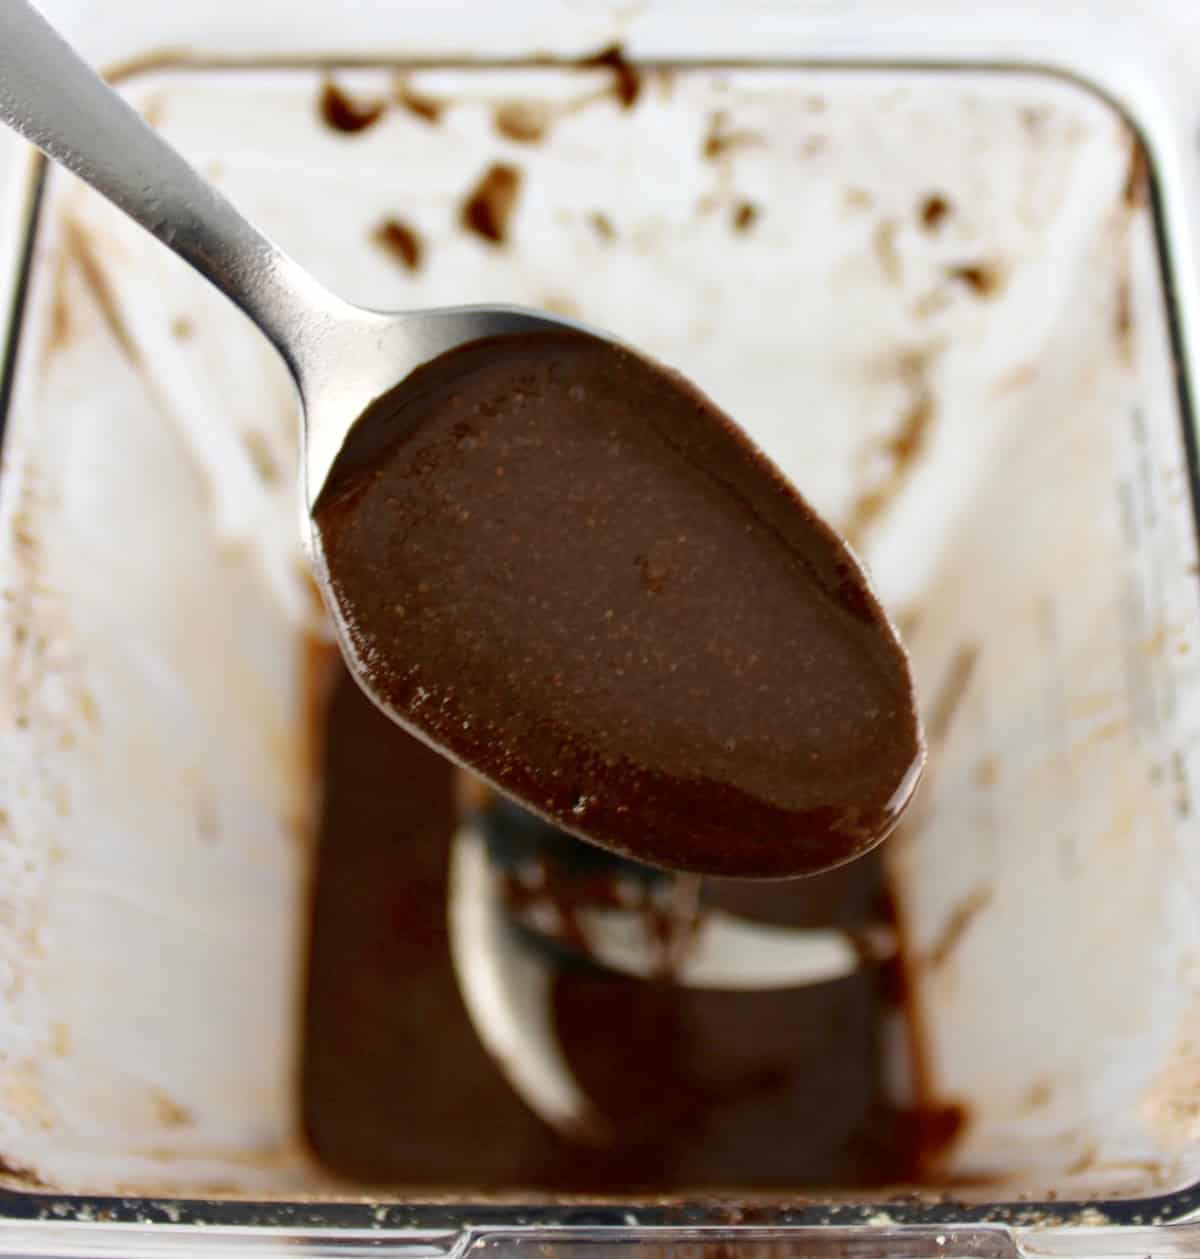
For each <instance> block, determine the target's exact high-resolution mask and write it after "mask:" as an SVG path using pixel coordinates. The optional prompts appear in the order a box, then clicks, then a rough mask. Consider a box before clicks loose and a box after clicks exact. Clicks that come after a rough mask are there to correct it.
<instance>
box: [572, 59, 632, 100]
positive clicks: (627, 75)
mask: <svg viewBox="0 0 1200 1259" xmlns="http://www.w3.org/2000/svg"><path fill="white" fill-rule="evenodd" d="M576 64H577V65H579V66H583V67H586V68H593V67H603V68H605V69H608V70H611V71H612V73H613V94H614V95H615V96H616V98H617V100H618V101H620V102H621V105H622V106H623V107H624V108H625V109H632V108H633V106H634V105H635V104H636V103H637V98H638V96H639V95H640V94H641V91H642V76H641V75H640V74H639V73H638V71H637V70H636V69H635V68H634V67H633V66H631V65H630V64H629V62H628V61H626V60H625V54H624V52H623V51H622V50H621V45H620V44H613V45H612V46H611V47H609V48H605V49H603V50H602V51H600V52H597V53H593V54H592V55H591V56H590V57H581V58H580V59H579V61H578V62H577V63H576Z"/></svg>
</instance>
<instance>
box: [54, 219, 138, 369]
mask: <svg viewBox="0 0 1200 1259" xmlns="http://www.w3.org/2000/svg"><path fill="white" fill-rule="evenodd" d="M62 233H63V253H64V255H65V256H66V257H67V258H68V259H69V260H70V262H72V263H74V265H75V266H76V267H77V268H78V270H79V275H80V278H81V279H82V280H83V283H84V286H85V287H86V288H87V290H88V291H89V293H91V295H92V300H93V301H94V302H95V303H96V306H97V307H98V309H99V311H100V316H101V318H102V319H103V320H104V323H105V326H106V327H107V328H108V331H109V334H110V335H111V336H112V339H113V340H114V341H115V342H116V343H117V346H118V348H119V349H120V350H121V352H122V353H123V354H124V355H125V357H126V358H127V359H128V360H129V361H130V362H131V363H133V364H134V365H135V366H139V365H140V364H141V361H142V356H141V354H140V353H139V352H138V348H137V345H136V344H135V343H134V340H133V336H132V334H131V333H130V331H129V326H128V324H126V322H125V316H124V314H123V313H122V311H121V307H120V305H119V303H118V302H117V297H116V294H115V293H114V292H113V289H112V285H111V284H110V283H109V280H108V276H107V275H105V273H104V267H103V266H102V265H101V263H100V251H99V250H98V249H97V248H96V245H95V242H94V241H93V240H92V238H91V236H90V235H89V234H88V233H87V231H85V230H84V228H83V226H82V225H81V224H80V223H78V222H76V221H75V220H74V219H64V220H63V225H62Z"/></svg>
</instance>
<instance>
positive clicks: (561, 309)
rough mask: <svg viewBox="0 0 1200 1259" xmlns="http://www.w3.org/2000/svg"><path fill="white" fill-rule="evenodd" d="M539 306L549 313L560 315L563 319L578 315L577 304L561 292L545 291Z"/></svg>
mask: <svg viewBox="0 0 1200 1259" xmlns="http://www.w3.org/2000/svg"><path fill="white" fill-rule="evenodd" d="M541 307H542V309H543V310H544V311H547V312H548V313H549V314H551V315H561V316H562V317H563V318H564V319H574V318H576V317H577V316H578V315H579V306H578V304H577V303H576V302H574V301H572V300H571V298H569V297H564V296H563V295H562V294H561V293H547V294H546V296H545V297H543V298H542V301H541Z"/></svg>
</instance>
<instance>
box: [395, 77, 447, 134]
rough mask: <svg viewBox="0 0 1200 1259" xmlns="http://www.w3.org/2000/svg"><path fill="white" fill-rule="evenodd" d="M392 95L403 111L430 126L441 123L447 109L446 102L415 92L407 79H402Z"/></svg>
mask: <svg viewBox="0 0 1200 1259" xmlns="http://www.w3.org/2000/svg"><path fill="white" fill-rule="evenodd" d="M392 95H393V99H394V100H395V102H396V104H397V105H399V106H400V108H401V109H406V110H408V112H409V113H410V114H412V115H413V117H414V118H420V119H421V121H422V122H427V123H429V124H430V126H433V125H435V124H437V123H439V122H440V121H441V119H442V111H443V110H444V109H445V108H446V102H445V101H440V100H437V99H436V98H434V97H432V96H425V95H424V94H423V93H421V92H418V91H416V90H414V89H413V88H412V87H410V86H409V84H408V82H407V80H405V79H400V80H399V81H398V82H397V83H396V87H395V90H394V91H393V93H392Z"/></svg>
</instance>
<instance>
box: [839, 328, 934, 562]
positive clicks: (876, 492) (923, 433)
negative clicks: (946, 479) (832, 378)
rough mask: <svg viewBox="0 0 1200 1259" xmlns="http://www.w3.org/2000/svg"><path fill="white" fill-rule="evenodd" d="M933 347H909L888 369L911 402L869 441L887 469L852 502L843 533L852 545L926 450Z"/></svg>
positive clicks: (870, 451) (931, 400)
mask: <svg viewBox="0 0 1200 1259" xmlns="http://www.w3.org/2000/svg"><path fill="white" fill-rule="evenodd" d="M932 353H933V351H932V350H931V349H919V350H906V351H904V352H903V353H902V354H900V355H899V357H898V358H897V359H896V361H895V366H894V367H892V368H890V369H889V370H891V371H895V373H896V374H897V375H898V376H899V377H900V380H901V382H902V384H903V385H904V387H905V390H906V391H907V393H908V401H907V403H906V404H905V407H904V410H903V411H902V412H901V414H900V419H899V421H898V423H897V425H896V427H895V429H894V430H893V431H892V433H890V434H889V435H888V436H886V437H884V438H882V439H879V440H875V441H873V442H871V443H870V444H869V446H868V447H867V449H866V451H865V452H864V453H865V454H867V455H869V456H870V455H874V454H875V453H877V452H879V453H882V454H884V455H886V456H887V459H888V464H887V470H886V472H885V473H884V475H883V477H882V478H881V479H880V480H879V481H878V482H876V483H875V484H874V485H872V486H871V487H870V488H869V489H865V490H863V491H862V492H861V493H859V494H858V495H857V497H856V498H855V499H854V501H853V502H852V503H851V505H850V510H849V512H848V514H847V518H846V521H845V523H844V525H843V526H842V532H843V534H845V536H846V538H847V539H848V540H849V541H850V542H851V543H853V544H858V543H861V542H862V539H863V537H864V536H865V535H866V533H867V532H868V531H869V530H870V529H871V527H872V526H873V525H874V524H875V523H876V522H877V521H878V520H879V518H880V517H881V516H882V515H883V514H884V513H885V512H886V511H887V510H888V508H889V507H890V506H891V505H892V503H893V502H894V501H895V499H896V498H897V497H898V496H899V494H900V493H901V491H902V490H903V489H904V487H905V485H907V484H908V479H909V477H910V476H911V474H912V470H913V465H914V464H915V463H916V461H917V459H918V458H919V457H920V455H921V454H922V452H923V451H924V449H925V446H926V444H927V442H928V439H929V433H930V430H931V429H932V427H933V422H934V420H935V419H936V416H937V405H936V400H935V398H934V394H933V388H932V386H931V385H930V383H929V379H928V376H929V366H930V358H931V355H932Z"/></svg>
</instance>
